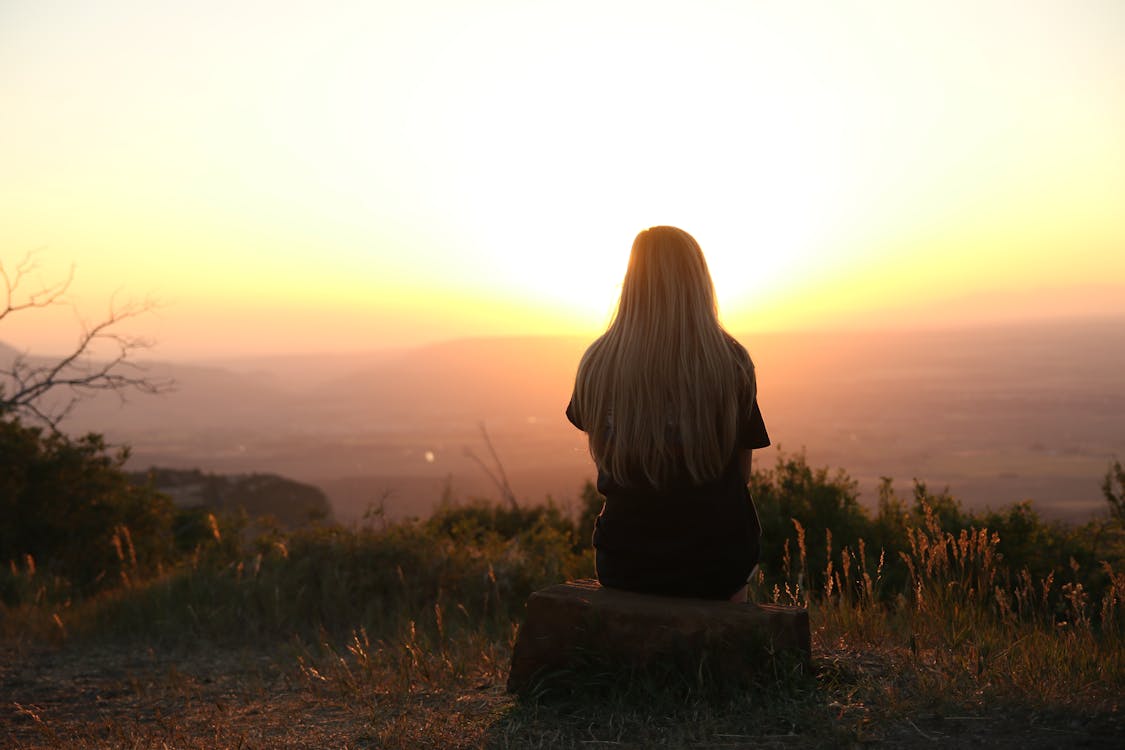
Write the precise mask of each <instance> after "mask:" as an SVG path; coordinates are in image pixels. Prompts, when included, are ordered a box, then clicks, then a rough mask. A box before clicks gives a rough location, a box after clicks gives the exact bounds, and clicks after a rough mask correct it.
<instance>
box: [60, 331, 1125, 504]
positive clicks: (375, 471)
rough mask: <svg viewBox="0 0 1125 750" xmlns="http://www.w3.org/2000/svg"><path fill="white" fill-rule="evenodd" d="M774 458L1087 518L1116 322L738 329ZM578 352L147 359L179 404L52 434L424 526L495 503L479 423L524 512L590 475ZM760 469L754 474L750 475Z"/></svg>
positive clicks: (75, 418) (1124, 359)
mask: <svg viewBox="0 0 1125 750" xmlns="http://www.w3.org/2000/svg"><path fill="white" fill-rule="evenodd" d="M739 338H740V340H742V341H743V342H744V343H745V344H746V345H747V347H748V348H749V350H750V351H751V354H752V355H753V357H754V359H755V362H756V364H757V368H758V381H759V393H760V403H761V405H762V410H763V413H764V415H765V417H766V422H767V425H768V427H769V430H770V435H771V437H772V439H773V443H774V447H771V448H769V449H767V450H765V451H761V452H760V453H756V454H755V460H756V462H765V463H767V464H769V463H772V461H773V460H774V458H775V456H776V451H777V450H778V449H781V450H783V451H785V452H794V451H801V450H804V451H805V452H806V454H807V456H808V459H809V461H810V463H811V464H812V465H814V466H829V467H832V468H836V467H839V468H843V469H845V470H846V471H847V472H848V473H849V474H850V475H851V476H852V477H853V478H854V479H856V480H857V481H858V482H859V485H860V488H861V491H862V493H863V495H862V499H863V500H864V501H865V502H869V503H873V502H874V497H875V494H874V490H875V487H876V486H877V485H878V482H879V478H880V477H881V476H890V477H893V478H894V479H895V480H896V487H897V488H898V490H899V491H900V492H901V493H903V494H905V493H908V492H909V490H910V484H911V480H912V479H913V478H915V477H916V478H918V479H921V480H924V481H925V482H927V483H928V484H929V485H930V486H931V487H932V488H941V487H944V486H947V485H948V486H949V488H950V490H951V491H952V492H953V494H954V495H956V496H957V497H959V498H961V499H962V500H963V501H964V503H965V504H966V506H968V507H983V506H986V505H988V506H992V507H994V508H996V507H1000V506H1004V505H1008V504H1010V503H1012V502H1014V501H1017V500H1022V499H1032V500H1033V501H1034V503H1035V506H1036V508H1037V509H1038V510H1039V511H1040V512H1041V513H1042V514H1044V515H1045V516H1048V517H1055V518H1073V519H1080V518H1085V517H1088V516H1090V515H1091V514H1092V513H1094V512H1100V511H1101V507H1102V505H1103V501H1102V499H1101V492H1100V489H1099V484H1100V481H1101V477H1102V476H1103V475H1104V473H1105V470H1106V467H1107V465H1108V463H1109V462H1110V460H1111V459H1112V458H1113V457H1115V456H1116V457H1118V458H1120V457H1122V456H1125V377H1123V373H1125V321H1122V320H1098V321H1088V320H1087V321H1055V322H1047V323H1023V324H1019V325H1009V326H997V327H990V328H978V329H961V330H945V331H901V332H878V333H875V332H869V333H842V332H841V333H783V334H782V333H776V334H758V335H752V336H751V335H747V336H740V337H739ZM587 343H588V341H587V340H585V339H577V338H511V339H478V340H459V341H452V342H447V343H441V344H434V345H427V346H421V347H418V348H416V349H408V350H396V351H385V352H374V353H371V354H354V355H334V356H322V355H318V356H291V357H281V356H279V357H267V358H247V359H243V360H226V361H213V362H207V363H197V364H190V365H189V364H182V363H181V364H171V363H160V362H154V363H151V364H150V365H149V366H150V368H151V372H152V373H153V374H161V375H164V374H167V375H170V376H172V377H174V378H175V379H176V381H177V382H178V388H177V390H176V392H174V393H171V394H168V395H165V396H161V397H156V398H149V397H142V396H135V397H130V398H129V400H128V401H127V402H126V403H121V402H120V401H119V400H117V399H116V398H113V397H110V398H104V399H100V400H97V401H89V402H85V403H83V404H81V405H80V407H79V409H78V410H76V412H75V413H74V414H73V415H72V417H71V418H70V420H69V421H68V423H67V424H66V428H67V429H68V431H71V432H81V431H86V430H96V431H100V432H103V433H104V434H105V435H106V436H107V437H108V438H109V439H110V440H112V441H113V442H115V443H124V444H128V445H130V446H132V457H131V459H130V462H129V467H130V468H132V469H138V470H139V469H144V468H147V467H149V466H152V465H157V466H165V467H172V468H200V469H202V470H204V471H207V472H221V473H240V472H273V473H277V474H281V475H284V476H287V477H291V478H293V479H297V480H300V481H303V482H308V483H311V484H315V485H317V486H319V487H321V488H322V489H323V490H324V491H325V492H326V493H327V495H328V497H329V499H330V500H331V502H332V504H333V506H334V509H335V513H336V515H337V517H338V518H339V519H341V520H344V521H348V520H353V519H356V518H358V517H359V516H360V515H361V514H362V513H363V512H364V510H365V509H367V508H368V507H369V506H371V505H376V506H377V505H378V504H380V503H382V504H383V506H384V508H385V510H386V512H387V514H388V515H389V516H391V517H400V516H403V515H412V514H417V515H424V514H426V513H428V512H429V510H430V508H431V507H432V506H433V505H434V504H435V503H436V502H438V501H439V500H440V498H441V497H442V494H443V492H445V491H446V489H447V488H449V490H451V492H452V494H453V495H454V496H455V497H459V498H464V497H471V496H479V495H488V496H493V497H495V496H496V491H495V487H494V485H493V484H492V480H491V479H490V478H489V477H488V475H487V474H486V472H485V471H484V469H482V467H481V465H480V462H484V463H485V464H487V465H489V466H490V467H491V466H493V462H492V459H491V457H490V455H489V449H488V445H487V444H486V442H485V439H484V437H483V434H482V426H483V427H484V428H485V429H486V430H487V434H488V436H489V437H490V439H491V442H492V445H493V447H494V448H495V450H496V452H497V454H498V455H499V458H500V459H501V461H502V464H503V468H504V470H505V471H506V473H507V477H508V480H509V482H510V484H511V487H512V488H513V490H514V491H515V494H516V495H517V497H518V498H520V499H521V500H522V501H527V502H540V501H542V500H543V499H545V498H546V497H547V496H551V497H553V498H554V499H556V500H557V501H559V502H562V503H566V502H567V501H568V500H569V499H571V498H573V497H575V496H576V495H577V493H578V491H579V489H580V488H581V486H582V483H583V482H584V481H585V480H586V479H588V478H590V477H592V474H593V472H592V468H591V464H590V460H589V457H588V455H587V453H586V449H585V442H584V439H583V435H582V434H581V433H579V432H578V431H577V430H575V429H573V428H572V427H571V426H570V425H569V424H568V423H567V422H566V419H565V417H564V416H563V409H564V407H565V405H566V401H567V399H568V397H569V394H570V389H571V385H572V380H573V376H574V370H575V367H576V365H577V362H578V358H579V357H580V355H581V353H582V351H583V349H584V347H585V346H586V344H587ZM759 465H760V463H759Z"/></svg>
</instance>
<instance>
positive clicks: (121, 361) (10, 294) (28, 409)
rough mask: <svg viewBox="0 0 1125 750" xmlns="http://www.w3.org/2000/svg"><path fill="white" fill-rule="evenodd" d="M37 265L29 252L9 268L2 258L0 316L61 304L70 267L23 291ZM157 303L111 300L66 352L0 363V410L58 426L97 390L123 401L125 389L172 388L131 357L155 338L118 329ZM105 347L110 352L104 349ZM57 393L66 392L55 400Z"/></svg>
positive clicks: (157, 390)
mask: <svg viewBox="0 0 1125 750" xmlns="http://www.w3.org/2000/svg"><path fill="white" fill-rule="evenodd" d="M35 268H36V265H35V262H34V255H33V254H30V253H29V254H28V255H27V256H25V257H24V258H23V259H22V260H21V261H20V262H19V263H18V264H17V265H16V267H15V269H14V270H13V271H12V272H9V271H8V270H7V269H6V268H4V266H3V264H2V263H0V294H3V295H4V300H3V305H0V321H3V320H4V319H5V318H6V317H8V316H9V315H12V314H15V313H19V312H23V311H26V310H29V309H36V308H45V307H50V306H52V305H57V304H64V299H63V298H64V295H65V294H66V292H67V291H68V290H69V288H70V285H71V282H72V281H73V279H74V267H73V266H71V268H70V271H69V273H68V274H67V277H66V279H65V280H63V281H61V282H59V283H56V284H49V285H45V286H42V287H40V288H37V289H33V290H31V291H29V292H23V291H22V290H21V289H20V286H21V284H24V283H25V282H26V277H27V276H28V274H29V273H31V272H32V271H33V270H34V269H35ZM155 308H156V304H155V303H154V302H153V301H152V300H145V301H143V302H131V303H128V304H125V305H122V306H119V305H117V304H116V303H115V302H114V301H112V300H111V302H110V308H109V312H108V313H107V315H106V317H104V318H103V319H102V320H100V321H99V322H97V323H94V324H93V325H89V324H86V323H82V330H81V333H80V334H79V336H78V340H77V341H76V342H75V345H74V347H73V348H72V349H71V350H70V352H69V353H68V354H65V355H63V356H62V357H60V358H58V359H53V360H43V359H36V358H32V357H31V356H30V355H29V354H28V353H27V352H23V353H20V354H17V355H16V356H15V357H14V358H13V359H12V361H11V362H10V363H9V364H8V365H7V366H3V363H0V414H5V413H14V414H17V415H24V416H28V417H31V418H33V419H35V420H37V421H40V422H43V423H45V424H46V425H48V426H49V427H51V428H52V429H55V430H57V429H58V425H59V423H60V422H62V421H63V420H64V419H66V417H67V416H68V415H69V414H70V413H71V411H72V410H73V409H74V407H75V405H76V404H77V403H78V402H79V401H81V400H82V399H83V398H86V397H89V396H92V395H94V394H96V393H98V392H102V391H112V392H114V393H116V394H117V395H118V396H119V397H120V398H121V399H122V401H124V400H125V393H126V392H127V391H134V390H135V391H139V392H141V393H147V394H159V393H166V392H167V391H169V390H171V389H172V388H173V387H174V386H175V383H174V382H173V381H172V380H171V379H169V378H160V377H153V376H151V375H149V374H148V372H147V370H146V368H145V367H144V366H142V365H141V364H139V363H137V362H136V360H135V357H136V355H137V353H138V352H140V351H143V350H145V349H148V348H150V347H151V346H152V343H153V342H152V341H150V340H148V339H145V338H141V337H137V336H130V335H128V334H126V333H123V332H121V331H120V330H119V327H120V325H121V324H122V323H123V322H125V321H127V320H129V319H131V318H136V317H139V316H141V315H145V314H147V313H150V312H152V311H153V310H154V309H155ZM106 349H108V350H109V353H108V354H106V353H104V352H105V350H106ZM58 394H64V395H63V396H62V398H61V399H59V398H57V396H58Z"/></svg>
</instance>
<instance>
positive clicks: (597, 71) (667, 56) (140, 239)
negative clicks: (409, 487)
mask: <svg viewBox="0 0 1125 750" xmlns="http://www.w3.org/2000/svg"><path fill="white" fill-rule="evenodd" d="M967 7H968V6H965V8H967ZM965 8H961V7H959V5H958V4H957V3H953V4H943V5H941V6H930V7H923V6H913V5H911V6H909V7H906V6H901V7H900V6H896V7H895V8H894V9H891V8H888V7H887V6H886V5H884V4H860V5H859V6H857V7H854V8H851V7H849V8H842V7H839V6H837V5H836V4H832V3H812V4H810V5H808V6H806V5H801V6H800V7H797V6H791V5H785V6H775V5H765V4H757V3H728V2H703V3H697V4H693V5H692V6H691V8H690V11H689V10H688V9H686V7H685V8H684V9H682V10H678V9H676V8H674V7H672V6H660V5H653V4H650V3H645V4H639V3H625V2H622V3H610V4H605V3H583V2H579V3H572V4H568V5H567V6H566V7H565V8H563V7H562V6H554V5H547V4H541V3H510V2H504V1H503V0H494V1H492V2H487V3H473V4H465V3H456V2H434V3H421V4H416V3H406V2H381V3H378V4H374V5H371V6H368V7H366V8H363V7H352V6H341V7H337V8H324V7H322V6H321V5H319V4H315V3H307V2H289V3H279V4H275V5H274V6H271V10H270V12H269V14H268V15H263V14H262V13H261V11H260V10H256V9H254V8H252V7H250V6H237V7H233V8H231V7H226V6H222V7H220V6H214V7H212V6H209V5H206V4H205V5H202V6H199V7H193V9H192V11H191V12H186V11H184V10H182V9H181V8H180V7H179V6H178V5H177V4H173V3H168V2H151V3H144V4H139V5H138V4H135V3H126V2H108V3H104V4H101V5H100V6H99V8H98V10H97V11H96V12H95V11H94V10H93V9H85V10H83V9H81V8H71V9H68V11H67V12H66V13H62V12H60V11H59V10H58V9H57V8H54V7H53V6H50V5H44V4H37V3H15V4H10V5H7V6H5V8H4V9H3V10H0V28H2V31H0V70H2V71H3V73H4V75H3V76H2V77H0V100H2V101H3V102H4V106H5V110H6V111H9V112H15V113H19V116H17V117H6V118H3V121H0V161H2V162H3V163H4V164H5V165H6V166H5V170H4V173H3V175H0V203H2V205H4V207H5V211H4V213H5V217H4V222H3V223H2V226H0V259H2V260H3V261H4V262H5V263H7V264H9V265H11V263H13V262H15V260H16V259H18V258H19V257H22V256H23V254H24V253H26V252H28V251H36V250H38V251H39V258H40V261H41V264H42V266H43V270H42V274H43V278H47V279H49V278H52V277H54V275H56V274H57V273H58V272H59V271H60V270H61V272H63V273H65V271H66V269H67V268H68V267H69V265H70V264H71V263H74V264H75V266H76V268H77V280H76V283H75V286H74V288H73V290H72V295H71V298H72V299H73V301H75V302H76V303H77V305H78V307H79V311H80V314H82V315H83V316H86V317H88V316H94V315H96V314H97V312H98V310H100V306H103V305H104V304H105V301H106V299H107V298H108V297H109V296H110V295H112V294H113V293H115V292H119V293H121V294H125V295H127V296H134V297H143V296H145V295H150V294H151V295H153V296H155V297H157V298H159V299H160V300H162V301H163V302H164V303H165V304H164V307H163V309H162V312H161V316H160V319H159V320H158V321H154V322H152V323H151V326H152V329H151V330H150V331H148V332H147V333H151V334H152V335H154V336H156V337H157V338H159V339H160V341H161V348H162V350H164V351H166V352H168V353H169V354H177V355H180V354H187V353H189V352H195V353H198V352H204V351H212V350H215V351H218V350H225V351H278V350H291V349H301V350H314V351H320V350H324V349H327V348H332V349H335V348H344V349H364V348H373V347H375V348H377V347H379V346H383V345H398V344H404V343H411V342H418V341H428V340H434V339H442V338H451V337H458V336H466V335H492V334H505V333H508V334H528V333H537V332H538V333H580V334H583V335H588V334H591V333H593V332H596V331H597V330H598V329H599V328H600V327H601V326H603V325H604V324H605V322H606V321H607V319H608V317H609V315H610V313H611V311H612V309H613V306H614V302H615V299H616V294H617V289H618V287H619V284H620V281H621V275H622V272H623V270H624V267H625V262H626V259H627V254H628V250H629V245H630V243H631V240H632V237H633V235H634V234H635V233H636V232H637V231H638V230H639V229H642V228H644V227H646V226H650V225H653V224H676V225H679V226H682V227H684V228H685V229H687V230H688V231H690V232H691V233H693V234H694V235H695V236H696V237H697V238H698V239H699V240H700V243H701V244H702V246H703V248H704V250H705V252H706V253H707V255H708V259H709V262H710V265H711V268H712V271H713V275H714V277H715V282H716V286H717V288H718V291H719V296H720V303H721V307H722V310H723V312H724V315H725V316H726V317H727V319H728V320H729V321H731V322H732V325H734V326H735V327H739V328H751V329H778V328H786V327H790V328H791V327H798V326H799V327H810V326H811V327H823V326H832V325H839V324H852V323H855V324H864V325H866V324H869V323H870V322H872V321H876V322H877V321H879V320H884V321H885V320H889V319H895V320H903V319H906V318H909V319H910V320H912V321H918V322H929V323H936V322H940V321H942V320H947V319H948V318H949V317H950V313H949V307H950V306H951V305H952V304H954V303H953V301H954V300H960V302H958V303H957V304H956V306H957V308H958V316H959V317H960V318H961V319H963V320H964V321H965V322H972V321H973V320H975V319H978V318H980V319H984V318H993V317H997V316H1000V317H1003V316H1008V317H1018V316H1021V315H1024V314H1027V313H1028V312H1029V311H1031V310H1035V311H1037V312H1038V314H1041V315H1052V314H1077V313H1081V314H1101V315H1105V314H1120V313H1122V312H1125V307H1123V303H1122V302H1121V300H1122V299H1125V290H1123V289H1122V286H1123V285H1125V253H1123V252H1122V247H1123V246H1125V224H1123V223H1122V222H1121V220H1120V217H1119V207H1120V206H1121V205H1125V137H1123V136H1122V133H1125V96H1123V95H1122V91H1123V90H1125V89H1123V87H1122V86H1121V81H1122V80H1125V52H1123V51H1122V50H1125V44H1123V43H1122V37H1121V29H1122V28H1125V19H1123V18H1122V12H1123V11H1122V7H1121V6H1120V4H1117V3H1114V2H1103V3H1097V2H1089V3H1082V4H1080V5H1067V6H1062V5H1042V6H1035V7H1034V8H1028V7H1027V6H1025V5H1023V4H1019V5H1013V4H1008V3H984V4H979V3H976V4H973V5H972V12H973V14H974V17H975V18H976V19H977V21H976V22H975V23H974V24H972V25H966V24H965V23H964V22H963V12H964V11H965ZM813 11H815V12H813ZM201 45H202V46H201ZM200 51H202V52H203V53H204V54H200ZM1091 290H1092V291H1091ZM965 300H971V302H965ZM1013 300H1014V301H1013ZM216 325H218V326H219V327H218V328H217V329H216ZM31 326H34V328H32V327H31ZM216 331H220V332H221V333H216ZM62 335H63V334H62V333H60V332H59V325H58V324H57V323H55V322H52V323H51V324H50V325H47V324H45V323H43V322H42V321H40V322H37V323H34V324H33V323H23V324H21V326H20V328H18V329H17V328H16V327H15V326H12V327H11V328H6V329H5V331H4V332H3V333H0V336H3V337H4V339H5V340H9V341H16V342H17V343H19V344H21V345H26V346H34V347H36V348H41V347H44V346H47V347H51V348H58V347H61V346H64V345H65V343H58V341H59V337H61V336H62Z"/></svg>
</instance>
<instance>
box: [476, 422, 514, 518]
mask: <svg viewBox="0 0 1125 750" xmlns="http://www.w3.org/2000/svg"><path fill="white" fill-rule="evenodd" d="M479 426H480V432H481V435H483V436H484V444H485V445H486V446H488V453H489V454H490V455H491V456H492V462H493V463H494V464H496V471H495V472H493V471H492V469H490V468H488V465H487V464H485V462H484V461H482V460H481V459H480V458H479V457H478V456H477V454H475V453H473V452H472V451H471V450H469V449H468V448H466V449H465V455H466V456H467V457H469V458H471V459H472V460H473V461H476V463H477V465H478V466H480V468H481V469H483V470H484V473H485V474H487V475H488V478H489V479H491V480H492V483H493V484H495V485H496V489H497V491H499V492H500V496H501V497H502V498H503V499H504V500H506V501H508V504H509V505H511V506H512V508H514V509H515V508H519V507H520V505H519V502H517V501H516V493H514V492H512V486H511V485H510V484H508V475H507V474H506V473H505V472H504V464H503V463H501V462H500V456H499V455H497V453H496V449H495V448H494V447H493V446H492V439H491V438H490V437H489V436H488V430H487V429H486V428H485V426H484V422H481V423H480V425H479Z"/></svg>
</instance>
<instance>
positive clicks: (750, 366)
mask: <svg viewBox="0 0 1125 750" xmlns="http://www.w3.org/2000/svg"><path fill="white" fill-rule="evenodd" d="M723 335H724V336H725V337H726V341H727V346H728V347H730V351H731V355H732V357H733V358H734V361H735V363H736V364H737V365H738V366H739V367H741V368H743V369H745V370H747V371H748V372H751V373H753V372H754V360H752V359H751V358H750V352H748V351H747V350H746V347H745V346H743V345H742V343H741V342H740V341H739V340H738V339H736V338H735V337H734V336H731V335H730V334H729V333H727V332H726V331H724V332H723Z"/></svg>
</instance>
